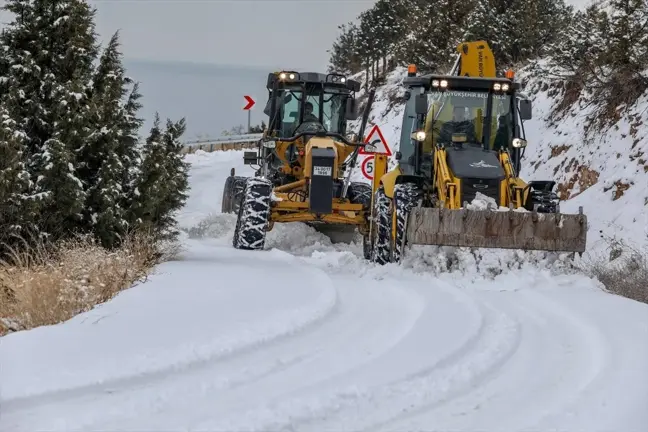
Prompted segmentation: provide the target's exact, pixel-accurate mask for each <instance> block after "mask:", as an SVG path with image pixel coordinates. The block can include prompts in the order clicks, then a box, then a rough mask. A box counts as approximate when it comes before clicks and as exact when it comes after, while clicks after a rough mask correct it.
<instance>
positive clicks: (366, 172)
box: [360, 156, 374, 180]
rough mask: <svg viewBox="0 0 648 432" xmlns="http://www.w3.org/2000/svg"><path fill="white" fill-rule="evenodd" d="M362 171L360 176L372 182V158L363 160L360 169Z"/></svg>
mask: <svg viewBox="0 0 648 432" xmlns="http://www.w3.org/2000/svg"><path fill="white" fill-rule="evenodd" d="M360 168H361V169H362V175H363V176H365V177H366V178H367V179H369V180H373V172H374V157H373V156H369V157H368V158H366V159H365V160H363V161H362V166H361V167H360Z"/></svg>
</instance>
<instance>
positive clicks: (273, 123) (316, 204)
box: [223, 71, 374, 250]
mask: <svg viewBox="0 0 648 432" xmlns="http://www.w3.org/2000/svg"><path fill="white" fill-rule="evenodd" d="M266 87H267V89H268V92H269V97H268V102H267V104H266V107H265V109H264V113H265V114H266V115H268V117H269V122H268V126H267V129H266V130H265V131H264V133H263V137H262V138H261V140H260V141H259V143H258V149H257V151H252V152H245V153H244V163H245V164H247V165H252V166H255V168H257V171H256V173H255V175H254V176H253V177H249V178H245V177H237V176H235V175H234V172H233V171H232V173H231V176H230V178H229V179H228V182H226V185H225V190H224V192H223V203H224V204H223V207H224V208H223V211H224V212H234V211H235V212H237V214H238V218H237V222H236V228H235V231H234V237H233V240H232V243H233V246H234V247H235V248H237V249H250V250H255V249H263V247H264V245H265V238H266V233H267V231H270V230H271V229H272V228H273V226H274V224H275V223H277V222H279V223H287V222H303V223H306V224H309V225H311V226H313V227H314V228H315V229H317V230H318V231H321V232H323V233H325V234H326V235H328V236H329V237H330V238H331V240H333V241H334V242H339V241H347V242H348V241H350V240H352V238H353V236H354V235H355V233H356V230H358V231H359V232H360V233H361V234H365V233H367V230H368V227H369V222H368V216H369V213H370V212H371V197H372V190H371V186H370V185H369V184H368V183H363V182H351V171H352V170H353V168H354V166H355V164H356V160H357V157H358V151H359V150H360V148H361V147H362V146H365V144H364V143H362V142H359V141H358V138H357V137H358V136H360V137H361V136H363V134H364V128H365V127H366V123H367V119H368V114H369V111H370V109H371V103H372V101H373V96H374V92H370V94H369V101H368V103H367V105H366V106H365V110H364V114H363V118H362V122H361V126H360V130H361V131H360V133H359V134H358V135H355V134H347V133H346V132H347V131H346V128H347V121H349V120H357V119H358V117H359V110H358V107H357V101H356V99H355V93H356V92H357V91H358V90H360V83H359V82H357V81H354V80H351V79H347V77H345V76H344V75H341V74H322V73H314V72H301V73H300V72H295V71H280V72H275V73H270V74H269V75H268V81H267V85H266Z"/></svg>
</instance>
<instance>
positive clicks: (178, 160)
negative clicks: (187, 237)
mask: <svg viewBox="0 0 648 432" xmlns="http://www.w3.org/2000/svg"><path fill="white" fill-rule="evenodd" d="M186 129H187V126H186V122H185V119H181V120H179V121H177V122H172V121H171V120H167V125H166V130H165V131H164V134H163V135H162V141H163V143H164V146H165V150H166V155H165V156H166V157H165V168H166V174H167V176H168V180H167V183H166V195H165V197H164V200H163V201H162V203H161V204H162V205H161V208H160V216H159V222H158V229H159V230H160V232H162V233H163V235H164V237H166V238H173V237H175V236H176V235H177V234H178V232H177V230H176V229H175V225H176V219H175V212H177V211H178V210H180V209H181V208H182V207H183V206H184V204H185V202H186V200H187V192H188V190H189V168H190V164H189V163H188V162H185V160H184V155H183V154H182V142H181V141H180V138H181V137H182V135H183V134H184V133H185V131H186Z"/></svg>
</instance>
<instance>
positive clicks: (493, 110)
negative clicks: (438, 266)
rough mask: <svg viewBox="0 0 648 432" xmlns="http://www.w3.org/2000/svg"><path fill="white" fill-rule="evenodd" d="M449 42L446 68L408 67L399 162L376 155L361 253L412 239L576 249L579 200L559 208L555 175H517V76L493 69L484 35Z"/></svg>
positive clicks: (395, 258)
mask: <svg viewBox="0 0 648 432" xmlns="http://www.w3.org/2000/svg"><path fill="white" fill-rule="evenodd" d="M457 50H458V52H459V54H458V56H457V60H456V62H455V64H454V66H453V68H452V71H451V72H450V73H449V74H447V75H434V74H430V75H417V72H416V66H415V65H410V67H409V69H408V76H407V77H406V78H405V79H404V81H403V85H404V86H405V87H406V88H407V91H406V96H407V103H406V106H405V110H404V114H403V120H402V130H401V138H400V148H399V151H398V152H396V154H395V157H396V159H397V161H398V164H397V166H396V168H394V169H393V170H392V171H390V172H387V160H386V157H385V156H381V155H377V156H376V157H375V161H374V170H375V173H376V174H375V175H374V180H373V190H374V196H373V200H372V201H373V203H372V218H371V220H372V223H371V226H370V229H369V232H368V233H367V235H366V236H365V237H364V245H365V248H364V249H365V257H366V258H367V259H371V260H373V261H374V262H376V263H379V264H385V263H388V262H399V261H400V259H401V256H402V253H403V250H404V249H405V248H406V247H407V246H408V245H414V244H420V245H437V246H457V247H483V248H503V249H522V250H544V251H554V252H577V253H582V252H584V251H585V246H586V237H587V218H586V216H585V215H584V214H583V209H582V207H581V208H579V213H578V214H563V213H560V205H559V199H558V196H557V195H556V193H555V192H554V187H555V182H554V181H531V182H528V183H527V182H525V181H523V180H522V179H521V178H520V177H519V173H520V168H521V162H520V160H521V157H522V155H523V152H524V149H525V147H526V146H527V141H526V139H525V135H524V126H523V121H524V120H529V119H531V101H530V100H528V99H526V98H524V97H522V96H521V95H520V92H519V90H520V83H519V82H516V81H515V79H514V74H513V72H512V71H507V72H506V73H505V77H497V76H496V70H495V62H494V57H493V53H492V51H491V50H490V47H489V46H488V44H487V43H486V42H484V41H477V42H467V43H461V44H459V46H458V47H457ZM475 198H479V199H478V200H477V201H473V200H475ZM489 201H490V205H488V202H489Z"/></svg>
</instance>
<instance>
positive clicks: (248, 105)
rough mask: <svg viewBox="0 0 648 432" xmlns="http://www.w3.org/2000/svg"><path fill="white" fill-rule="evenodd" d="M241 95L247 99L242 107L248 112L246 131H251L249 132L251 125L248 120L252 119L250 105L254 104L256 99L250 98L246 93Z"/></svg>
mask: <svg viewBox="0 0 648 432" xmlns="http://www.w3.org/2000/svg"><path fill="white" fill-rule="evenodd" d="M243 97H244V98H245V100H246V101H247V105H245V106H244V107H243V110H244V111H247V112H248V122H247V123H248V125H247V133H252V132H251V129H252V125H251V124H250V121H251V119H252V107H253V106H254V104H255V103H256V101H255V100H254V99H252V98H251V97H250V96H248V95H245V96H243Z"/></svg>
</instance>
